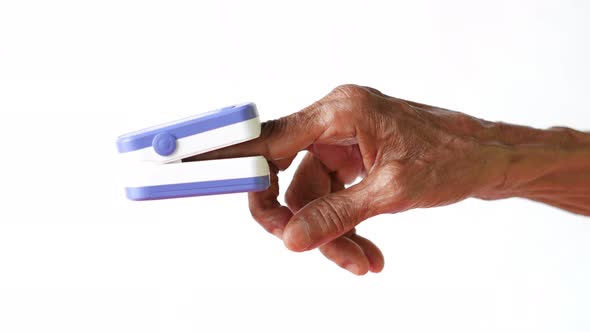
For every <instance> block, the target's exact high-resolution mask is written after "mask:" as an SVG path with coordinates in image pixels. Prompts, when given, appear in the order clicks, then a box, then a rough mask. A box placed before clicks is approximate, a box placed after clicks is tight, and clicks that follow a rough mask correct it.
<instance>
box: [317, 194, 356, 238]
mask: <svg viewBox="0 0 590 332" xmlns="http://www.w3.org/2000/svg"><path fill="white" fill-rule="evenodd" d="M343 203H344V202H341V203H338V204H337V203H335V202H334V201H331V200H328V199H322V200H321V201H320V202H318V205H317V213H318V214H319V217H320V227H321V228H322V231H323V232H324V233H328V234H338V235H340V234H344V233H345V232H346V231H348V229H349V228H350V227H351V226H350V225H349V223H350V220H351V214H350V212H349V209H347V208H346V206H347V205H346V204H343Z"/></svg>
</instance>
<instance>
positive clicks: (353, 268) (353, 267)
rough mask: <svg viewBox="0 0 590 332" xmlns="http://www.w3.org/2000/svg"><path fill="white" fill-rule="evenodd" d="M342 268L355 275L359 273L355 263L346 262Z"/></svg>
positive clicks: (359, 270)
mask: <svg viewBox="0 0 590 332" xmlns="http://www.w3.org/2000/svg"><path fill="white" fill-rule="evenodd" d="M344 268H345V269H347V270H348V271H350V272H352V273H354V274H356V275H359V274H361V269H360V268H359V266H358V265H357V264H348V265H346V266H345V267H344Z"/></svg>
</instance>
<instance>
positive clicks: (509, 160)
mask: <svg viewBox="0 0 590 332" xmlns="http://www.w3.org/2000/svg"><path fill="white" fill-rule="evenodd" d="M479 141H480V142H481V144H482V146H484V147H485V148H486V149H487V151H489V155H488V158H489V159H490V160H491V162H489V163H488V164H489V165H490V169H489V171H488V177H487V178H486V180H487V181H484V183H485V185H484V186H482V188H481V190H479V191H478V192H476V193H475V195H474V196H475V197H478V198H482V199H500V198H508V197H523V198H530V199H536V200H540V199H539V197H545V196H547V195H551V193H552V192H553V193H554V192H564V191H567V188H564V181H565V178H567V177H569V181H574V182H575V181H577V180H578V179H580V175H579V174H584V173H585V172H588V171H589V170H590V135H589V134H587V133H583V132H579V131H575V130H572V129H569V128H551V129H548V130H540V129H534V128H530V127H523V126H516V125H509V124H505V123H497V124H492V125H490V124H488V125H487V127H486V128H485V130H482V132H480V133H479ZM582 176H583V175H582Z"/></svg>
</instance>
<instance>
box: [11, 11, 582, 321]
mask: <svg viewBox="0 0 590 332" xmlns="http://www.w3.org/2000/svg"><path fill="white" fill-rule="evenodd" d="M589 17H590V3H589V2H588V1H582V0H580V1H573V0H570V1H565V0H555V1H487V2H481V1H434V0H433V1H407V2H401V1H381V2H378V1H358V2H351V1H337V2H333V3H328V2H322V1H291V2H281V1H268V2H263V1H184V2H182V1H161V2H158V1H122V0H116V1H107V0H102V1H24V0H14V1H13V0H1V1H0V116H1V117H0V142H1V143H2V144H1V149H2V150H1V155H0V159H1V166H0V170H1V172H0V186H1V190H0V331H3V332H4V331H7V332H8V331H142V332H145V331H218V330H219V331H221V330H226V331H240V330H251V331H341V330H342V331H345V330H353V331H355V330H356V331H370V330H371V331H454V332H457V331H588V330H590V314H589V312H590V219H588V218H583V217H579V216H574V215H571V214H569V213H565V212H562V211H559V210H556V209H554V208H550V207H547V206H543V205H541V204H537V203H533V202H529V201H525V200H519V199H510V200H505V201H498V202H482V201H477V200H468V201H465V202H462V203H459V204H456V205H454V206H449V207H444V208H436V209H430V210H417V211H410V212H407V213H403V214H399V215H386V216H379V217H376V218H373V219H371V220H369V221H367V222H365V223H363V224H362V225H361V226H360V227H359V232H360V233H361V234H364V235H366V236H367V237H369V238H371V239H373V240H375V242H376V243H377V244H379V245H380V246H381V247H382V249H383V251H384V253H385V257H386V267H385V270H384V271H383V272H382V273H381V274H377V275H375V274H373V275H367V276H364V277H356V276H353V275H351V274H349V273H348V272H346V271H344V270H341V269H340V268H338V267H337V266H336V265H334V264H332V263H330V262H328V261H327V260H325V259H324V258H323V257H322V256H321V254H319V253H318V252H317V251H314V252H309V253H304V254H297V253H292V252H289V251H287V250H286V249H285V248H284V246H283V244H282V243H281V242H280V241H278V240H276V239H275V238H274V237H272V236H270V235H268V234H266V233H265V232H264V231H263V230H262V228H260V227H259V226H258V225H257V224H256V223H255V222H254V221H253V220H252V219H251V217H250V215H249V213H248V209H247V202H246V196H245V195H244V194H236V195H226V196H214V197H204V198H189V199H179V200H167V201H157V202H142V203H137V202H130V201H127V200H126V199H125V198H124V195H123V192H122V188H121V187H120V186H119V184H118V183H117V176H118V173H117V172H118V167H117V165H116V163H115V160H116V157H117V155H116V149H115V144H114V142H115V139H116V137H117V136H118V135H120V134H123V133H125V132H129V131H132V130H135V129H140V128H142V127H146V126H150V125H154V124H158V123H161V122H164V121H170V120H175V119H178V118H182V117H185V116H190V115H192V114H195V113H198V112H202V111H207V110H210V109H214V108H217V107H221V106H225V105H230V104H233V103H236V102H242V101H254V102H256V103H257V104H258V107H259V111H260V112H261V115H262V117H263V119H271V118H276V117H279V116H282V115H286V114H289V113H292V112H295V111H297V110H299V109H301V108H303V107H305V106H307V105H308V104H310V103H312V102H313V101H315V100H316V99H318V98H320V97H322V96H323V95H325V94H326V93H328V92H329V91H330V90H331V89H332V88H334V87H335V86H337V85H339V84H343V83H357V84H363V85H369V86H373V87H375V88H378V89H380V90H381V91H383V92H384V93H387V94H390V95H393V96H398V97H402V98H406V99H412V100H416V101H420V102H423V103H429V104H433V105H437V106H441V107H446V108H451V109H454V110H458V111H463V112H467V113H470V114H473V115H475V116H479V117H482V118H486V119H488V120H498V121H500V120H501V121H505V122H512V123H519V124H527V125H532V126H536V127H548V126H551V125H566V126H572V127H575V128H578V129H586V130H587V129H589V127H590V115H589V114H590V109H589V108H588V87H589V86H590V64H589V63H590V61H588V59H590V23H589V22H590V20H589ZM291 174H292V171H290V172H286V173H285V174H284V175H283V177H282V180H281V184H282V185H283V187H285V186H286V185H287V184H288V181H289V177H290V175H291Z"/></svg>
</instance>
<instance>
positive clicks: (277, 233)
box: [272, 228, 283, 240]
mask: <svg viewBox="0 0 590 332" xmlns="http://www.w3.org/2000/svg"><path fill="white" fill-rule="evenodd" d="M272 234H273V235H274V236H276V237H278V238H279V239H281V240H282V239H283V230H282V229H280V228H275V230H274V231H272Z"/></svg>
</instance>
